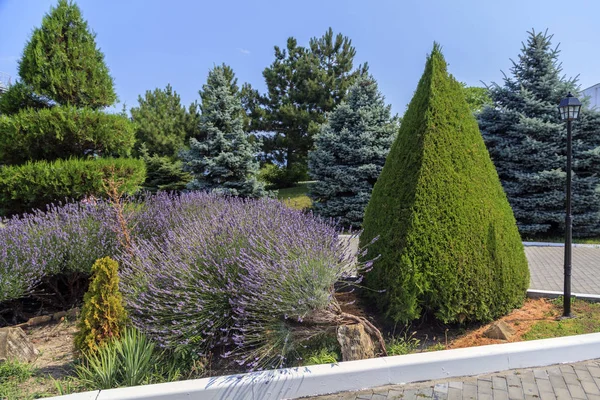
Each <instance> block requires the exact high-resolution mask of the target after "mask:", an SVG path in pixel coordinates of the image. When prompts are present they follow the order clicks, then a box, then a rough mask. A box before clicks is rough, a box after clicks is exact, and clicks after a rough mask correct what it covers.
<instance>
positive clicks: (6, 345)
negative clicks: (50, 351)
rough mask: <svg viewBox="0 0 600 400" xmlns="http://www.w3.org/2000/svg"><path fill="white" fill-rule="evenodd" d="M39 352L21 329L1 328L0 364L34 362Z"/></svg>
mask: <svg viewBox="0 0 600 400" xmlns="http://www.w3.org/2000/svg"><path fill="white" fill-rule="evenodd" d="M37 354H38V351H37V350H36V349H35V347H33V344H31V342H30V341H29V338H28V337H27V335H26V334H25V332H23V329H21V328H12V327H11V328H0V362H4V361H7V360H17V361H20V362H32V361H34V360H35V359H36V357H37Z"/></svg>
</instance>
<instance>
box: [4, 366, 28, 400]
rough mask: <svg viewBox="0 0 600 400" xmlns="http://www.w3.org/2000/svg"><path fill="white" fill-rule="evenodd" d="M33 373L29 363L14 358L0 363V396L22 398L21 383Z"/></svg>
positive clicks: (11, 398) (14, 398)
mask: <svg viewBox="0 0 600 400" xmlns="http://www.w3.org/2000/svg"><path fill="white" fill-rule="evenodd" d="M32 375H33V367H32V366H31V364H26V363H22V362H19V361H15V360H8V361H4V362H1V363H0V398H1V399H6V400H17V399H21V398H23V393H22V385H23V383H24V382H25V381H27V380H28V379H29V378H31V376H32Z"/></svg>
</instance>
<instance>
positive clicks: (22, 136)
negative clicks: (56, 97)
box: [0, 106, 135, 164]
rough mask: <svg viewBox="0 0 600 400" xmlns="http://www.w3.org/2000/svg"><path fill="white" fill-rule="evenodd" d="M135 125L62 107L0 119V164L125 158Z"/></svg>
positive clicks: (90, 111)
mask: <svg viewBox="0 0 600 400" xmlns="http://www.w3.org/2000/svg"><path fill="white" fill-rule="evenodd" d="M134 142H135V125H134V124H133V123H132V122H131V121H129V120H128V119H127V118H124V117H123V116H122V115H119V114H105V113H103V112H101V111H96V110H92V109H89V108H81V109H77V108H74V107H68V106H61V107H52V108H48V109H42V110H35V109H32V108H28V109H24V110H21V111H20V112H19V113H17V114H14V115H11V116H4V115H2V116H0V163H2V164H21V163H24V162H25V161H36V160H47V161H50V160H56V159H58V158H68V157H84V156H86V155H92V154H95V155H101V156H120V157H127V156H129V155H130V154H131V148H132V147H133V144H134Z"/></svg>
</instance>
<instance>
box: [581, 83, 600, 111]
mask: <svg viewBox="0 0 600 400" xmlns="http://www.w3.org/2000/svg"><path fill="white" fill-rule="evenodd" d="M581 94H582V96H581V97H589V101H590V108H596V110H598V111H600V83H598V84H596V85H594V86H592V87H589V88H587V89H584V90H582V91H581Z"/></svg>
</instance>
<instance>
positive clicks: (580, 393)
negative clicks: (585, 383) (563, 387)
mask: <svg viewBox="0 0 600 400" xmlns="http://www.w3.org/2000/svg"><path fill="white" fill-rule="evenodd" d="M567 386H568V387H569V393H571V397H573V398H574V399H587V396H586V395H585V392H584V390H583V388H582V387H581V385H579V384H577V385H571V384H568V385H567Z"/></svg>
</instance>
